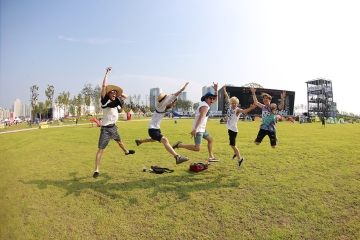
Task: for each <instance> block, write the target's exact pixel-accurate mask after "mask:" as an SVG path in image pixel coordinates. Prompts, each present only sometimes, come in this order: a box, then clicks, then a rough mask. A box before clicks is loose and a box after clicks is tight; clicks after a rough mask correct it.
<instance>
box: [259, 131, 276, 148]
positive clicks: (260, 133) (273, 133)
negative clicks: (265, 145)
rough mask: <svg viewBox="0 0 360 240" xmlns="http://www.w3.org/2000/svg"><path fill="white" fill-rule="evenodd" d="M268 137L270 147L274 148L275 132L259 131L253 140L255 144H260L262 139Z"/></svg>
mask: <svg viewBox="0 0 360 240" xmlns="http://www.w3.org/2000/svg"><path fill="white" fill-rule="evenodd" d="M266 135H268V136H269V138H270V145H271V146H276V132H271V131H269V130H264V129H260V130H259V133H258V135H257V137H256V139H255V142H258V143H261V141H262V140H263V138H264V137H265V136H266Z"/></svg>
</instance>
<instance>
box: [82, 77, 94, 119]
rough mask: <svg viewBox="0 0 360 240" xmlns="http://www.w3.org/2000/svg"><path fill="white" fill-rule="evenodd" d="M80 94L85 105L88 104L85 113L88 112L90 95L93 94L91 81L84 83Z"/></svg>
mask: <svg viewBox="0 0 360 240" xmlns="http://www.w3.org/2000/svg"><path fill="white" fill-rule="evenodd" d="M81 94H82V95H83V98H84V101H85V105H86V106H88V109H87V113H90V104H91V97H92V95H93V90H92V85H91V83H89V84H85V86H84V88H83V89H82V90H81Z"/></svg>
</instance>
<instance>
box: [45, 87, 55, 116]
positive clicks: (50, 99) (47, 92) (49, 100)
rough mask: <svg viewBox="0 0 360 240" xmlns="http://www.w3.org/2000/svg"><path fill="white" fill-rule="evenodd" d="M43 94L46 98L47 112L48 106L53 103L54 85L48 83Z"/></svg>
mask: <svg viewBox="0 0 360 240" xmlns="http://www.w3.org/2000/svg"><path fill="white" fill-rule="evenodd" d="M45 95H46V97H47V100H46V101H45V107H46V109H47V112H49V108H50V107H52V105H53V99H54V86H53V85H49V84H48V87H47V89H46V90H45Z"/></svg>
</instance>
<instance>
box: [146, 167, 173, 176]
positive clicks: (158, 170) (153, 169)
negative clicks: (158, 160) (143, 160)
mask: <svg viewBox="0 0 360 240" xmlns="http://www.w3.org/2000/svg"><path fill="white" fill-rule="evenodd" d="M150 172H153V173H157V174H162V173H165V172H166V173H172V172H174V170H171V169H168V168H162V167H159V166H151V168H150Z"/></svg>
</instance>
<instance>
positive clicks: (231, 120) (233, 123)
mask: <svg viewBox="0 0 360 240" xmlns="http://www.w3.org/2000/svg"><path fill="white" fill-rule="evenodd" d="M238 109H239V108H238V107H236V108H235V109H232V108H231V107H230V108H229V110H228V121H227V123H226V126H227V128H228V129H229V130H231V131H233V132H238V127H237V122H238V121H239V117H240V113H239V115H238V116H236V111H237V110H238Z"/></svg>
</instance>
